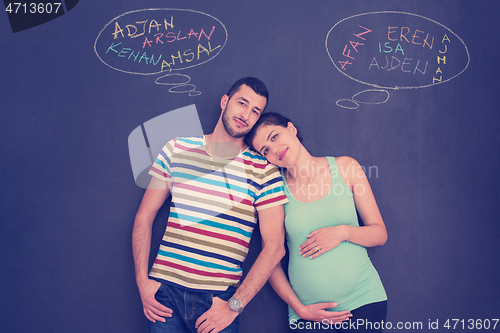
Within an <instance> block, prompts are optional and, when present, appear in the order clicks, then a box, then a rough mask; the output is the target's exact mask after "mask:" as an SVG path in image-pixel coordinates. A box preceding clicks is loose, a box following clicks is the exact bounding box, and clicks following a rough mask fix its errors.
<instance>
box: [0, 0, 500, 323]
mask: <svg viewBox="0 0 500 333" xmlns="http://www.w3.org/2000/svg"><path fill="white" fill-rule="evenodd" d="M159 7H163V8H179V9H190V10H193V11H198V12H202V13H206V14H209V15H210V16H212V17H214V18H216V19H218V20H219V21H220V22H222V24H223V25H224V27H225V28H226V29H227V42H226V44H225V45H224V47H223V49H222V50H221V51H220V53H219V54H218V55H217V56H216V57H214V58H213V59H211V60H210V61H208V62H206V63H204V64H201V65H199V66H196V67H192V68H188V69H184V70H182V71H179V73H181V74H183V75H187V76H189V77H190V78H191V83H192V84H193V85H195V86H196V90H197V91H198V92H201V94H198V95H196V96H190V95H189V94H188V93H171V92H169V87H168V86H165V85H159V84H155V80H156V79H157V78H158V77H160V76H161V75H147V76H144V75H134V74H128V73H124V72H121V71H117V70H113V69H112V68H110V67H109V66H106V65H105V64H104V63H103V62H101V61H100V60H99V58H98V57H97V55H96V53H95V52H94V43H95V41H96V38H97V36H98V34H99V33H100V31H101V30H102V29H103V28H104V26H105V25H106V24H107V23H108V22H110V21H111V20H113V18H115V17H117V16H119V15H121V14H123V13H126V12H129V11H133V10H138V9H146V8H159ZM499 10H500V3H499V2H498V1H486V0H483V1H480V2H477V1H456V0H453V1H452V0H446V1H445V0H440V1H435V0H430V1H427V0H425V1H399V0H398V1H396V0H392V1H391V0H384V1H358V0H356V1H353V0H342V1H324V0H323V1H286V2H284V1H263V0H252V1H228V0H221V1H173V0H172V1H170V0H169V1H167V0H165V1H153V0H148V1H130V0H124V1H114V2H109V1H88V0H82V1H80V2H79V3H78V4H77V5H76V6H75V7H74V8H73V9H71V11H68V12H67V13H65V14H64V15H62V16H60V17H58V18H56V19H54V20H52V21H50V22H48V23H45V24H42V25H39V26H36V27H33V28H31V29H27V30H24V31H20V32H16V33H13V32H12V30H11V27H10V25H9V21H8V18H7V14H6V13H3V14H2V13H0V45H1V50H0V66H1V74H0V96H1V111H0V112H1V121H0V138H1V139H0V140H1V146H0V147H1V148H0V149H1V150H0V152H1V155H0V156H1V158H0V171H1V177H0V188H1V194H0V253H1V259H0V267H1V273H0V284H1V286H2V288H1V291H0V299H1V301H2V305H1V311H0V323H1V324H0V326H1V327H2V329H1V330H2V331H3V332H142V331H144V330H145V326H146V318H145V317H144V315H143V313H142V307H141V302H140V298H139V293H138V291H137V288H136V286H135V281H134V268H133V261H132V249H131V231H132V223H133V218H134V215H135V212H136V210H137V208H138V205H139V202H140V199H141V197H142V194H143V191H144V190H143V189H142V188H140V187H138V186H137V185H136V184H135V181H134V177H133V173H132V169H131V164H130V159H129V152H128V143H127V139H128V135H129V134H130V133H131V132H132V130H134V129H135V128H136V127H138V126H140V125H141V124H142V123H144V122H145V121H147V120H149V119H151V118H154V117H156V116H159V115H161V114H164V113H165V112H167V111H170V110H174V109H177V108H180V107H184V106H187V105H191V104H195V105H196V108H197V110H198V114H199V117H200V121H201V125H202V127H203V131H204V132H205V133H210V132H211V131H212V129H213V127H214V126H215V123H216V121H217V119H218V117H219V113H220V107H219V101H220V97H221V96H222V95H223V94H224V93H225V92H226V90H227V89H228V87H229V86H230V85H231V84H232V83H233V82H234V81H235V80H236V79H238V78H240V77H243V76H257V77H259V78H261V79H262V80H263V81H264V82H265V83H266V84H267V85H268V88H269V90H270V101H269V106H268V110H273V111H278V112H281V113H283V114H285V115H287V116H289V117H291V118H292V120H293V121H294V122H295V123H296V125H298V126H299V127H300V129H301V131H302V132H303V135H304V137H305V141H304V144H305V145H306V147H307V148H308V149H309V150H310V152H311V153H313V155H321V156H323V155H332V156H341V155H348V156H352V157H354V158H355V159H357V160H358V161H359V162H360V163H361V164H362V165H363V166H365V167H366V168H367V170H368V168H369V167H371V171H372V174H371V175H370V177H369V178H370V183H371V185H372V187H373V191H374V193H375V196H376V198H377V201H378V204H379V207H380V210H381V212H382V215H383V217H384V220H385V223H386V226H387V230H388V234H389V239H388V241H387V243H386V244H385V245H384V246H383V247H379V248H372V249H369V254H370V257H371V259H372V261H373V263H374V265H375V266H376V268H377V270H378V271H379V273H380V275H381V278H382V281H383V283H384V285H385V287H386V290H387V294H388V297H389V312H388V317H387V320H388V321H390V322H391V323H392V324H393V325H394V326H395V325H396V323H398V322H402V323H414V322H421V323H422V324H423V329H422V330H419V331H422V332H425V331H429V330H428V329H427V327H428V323H429V320H430V321H432V322H435V321H436V320H439V325H440V330H439V331H448V330H446V329H444V328H443V327H442V325H443V324H444V323H445V321H446V320H447V319H453V318H455V319H464V320H465V325H466V326H468V325H469V323H468V321H467V320H468V319H474V320H476V319H481V320H484V319H490V320H491V319H493V318H499V316H500V311H499V310H500V306H499V304H500V303H499V301H498V300H499V299H500V288H499V287H498V279H499V275H500V268H499V263H500V251H499V245H498V240H499V237H500V227H499V213H500V208H499V203H500V200H499V199H500V193H499V192H500V173H499V172H498V169H499V167H498V166H499V162H500V158H499V148H500V134H499V133H500V128H499V125H500V122H499V120H500V116H499V113H498V110H499V109H498V106H499V104H500V98H499V96H500V94H499V93H498V77H499V75H500V71H499V69H500V65H499V62H498V53H499V48H498V44H499V43H500V38H499V37H500V35H499V31H500V25H499V23H498V19H497V15H498V13H499ZM378 11H398V12H405V13H411V14H415V15H419V17H420V16H421V17H425V18H428V19H431V20H433V21H435V22H439V23H440V24H442V25H444V26H446V27H447V28H448V29H450V30H451V31H453V32H454V33H455V34H456V35H457V36H459V37H460V38H461V39H462V40H463V43H464V44H461V43H457V39H454V40H452V44H451V45H452V46H457V48H461V52H462V53H461V54H462V55H461V56H456V57H455V58H454V56H453V53H451V54H450V55H449V57H448V59H447V60H448V61H449V64H450V67H452V66H453V62H454V61H456V62H459V61H463V54H464V53H463V51H464V49H465V46H466V47H467V50H468V52H469V54H470V63H469V65H468V67H467V69H466V70H465V71H463V73H461V74H460V75H458V76H457V77H455V78H453V79H452V80H450V81H448V82H446V83H442V84H437V85H434V86H430V87H425V88H419V89H400V90H394V89H385V91H387V94H388V95H390V97H389V99H388V100H387V101H386V102H385V103H382V104H360V105H359V107H357V108H355V109H347V108H343V107H340V106H338V105H337V101H339V100H341V99H349V98H351V96H353V95H355V94H357V93H359V92H361V91H365V90H367V89H374V87H373V86H369V85H367V84H364V83H362V82H359V81H356V80H353V79H351V78H349V77H347V76H346V75H343V74H342V73H341V72H340V71H339V70H338V69H337V68H336V67H335V66H334V64H333V62H332V60H331V59H330V57H329V55H328V52H327V49H326V47H325V41H326V37H327V34H328V32H329V31H330V29H331V28H332V27H333V26H334V25H335V24H336V23H337V22H340V21H342V20H344V19H345V18H348V17H351V16H354V15H359V14H362V13H371V12H378ZM200 17H201V16H200ZM422 20H424V19H422ZM370 22H371V23H373V24H372V25H371V26H370V27H369V28H370V29H371V28H373V29H372V30H373V31H374V32H373V35H375V30H377V29H378V30H380V29H382V30H384V29H387V21H386V20H385V19H381V20H379V21H377V20H372V21H370ZM374 22H375V23H374ZM377 22H378V23H377ZM411 24H412V26H415V25H418V23H411ZM415 28H418V27H416V26H415ZM427 29H428V28H427ZM439 29H441V30H439ZM421 30H423V29H421ZM438 30H439V31H443V30H442V27H440V26H439V27H438V25H436V31H438ZM219 32H220V30H216V31H215V33H219ZM426 33H427V32H426ZM436 33H437V32H436ZM214 36H215V35H214ZM365 36H368V35H365ZM107 38H108V41H109V42H110V43H111V40H112V39H111V38H110V36H109V35H108V37H107ZM214 38H215V37H214ZM450 38H451V35H450ZM334 42H335V41H334ZM438 42H439V43H441V36H438V35H436V40H435V43H436V44H435V46H434V47H435V49H436V50H437V47H438V45H437V44H438ZM338 43H339V45H340V46H341V47H342V46H343V45H344V44H345V42H344V41H338ZM342 43H344V44H342ZM394 46H395V45H394ZM402 46H403V47H407V46H405V45H403V44H402ZM408 47H409V46H408ZM360 50H361V48H360ZM352 54H354V53H352ZM202 55H203V54H202ZM422 57H425V54H424V55H422ZM460 57H462V58H460ZM428 59H431V58H430V57H428ZM432 59H433V61H435V59H436V58H435V57H432ZM353 66H354V65H353ZM381 66H382V65H381ZM365 68H366V67H365ZM444 68H445V67H444V66H443V67H442V68H441V69H443V70H444ZM371 70H372V71H374V68H373V67H372V69H371ZM417 74H418V73H417ZM410 75H416V74H410ZM388 80H390V78H389V79H388ZM429 80H431V79H429ZM429 82H432V80H431V81H429ZM382 94H385V93H383V92H382ZM376 97H378V98H379V97H380V96H376ZM350 106H352V104H350ZM375 171H376V172H375ZM166 206H167V205H166ZM167 215H168V207H164V208H163V209H162V210H161V211H160V213H159V214H158V217H157V219H156V222H155V227H154V238H155V239H154V242H153V247H154V248H153V251H152V252H153V253H154V252H155V251H156V248H157V246H158V244H159V241H160V238H161V234H162V232H163V228H164V226H165V221H166V218H167ZM259 247H260V240H259V236H258V234H256V237H254V239H253V241H252V246H251V253H250V255H249V258H248V261H247V262H246V264H245V269H247V270H248V268H249V267H250V265H251V262H252V260H255V257H256V256H257V254H258V250H259ZM461 325H462V324H459V326H461ZM286 326H287V325H286V305H285V304H284V303H283V302H282V301H281V300H280V299H279V298H278V297H277V296H276V294H275V293H274V292H273V291H272V289H271V288H270V287H269V285H266V286H265V287H264V289H263V290H262V291H261V292H260V293H259V294H258V295H257V296H256V297H255V299H254V300H253V301H252V302H251V303H250V304H249V306H248V307H247V308H246V310H245V311H244V312H243V314H242V325H241V332H285V331H286ZM490 329H491V328H490ZM496 329H497V330H498V329H500V324H499V325H497V328H496Z"/></svg>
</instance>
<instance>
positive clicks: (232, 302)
mask: <svg viewBox="0 0 500 333" xmlns="http://www.w3.org/2000/svg"><path fill="white" fill-rule="evenodd" d="M229 308H230V309H231V310H233V311H236V312H241V310H242V309H241V302H240V300H239V299H236V298H232V297H231V298H230V299H229Z"/></svg>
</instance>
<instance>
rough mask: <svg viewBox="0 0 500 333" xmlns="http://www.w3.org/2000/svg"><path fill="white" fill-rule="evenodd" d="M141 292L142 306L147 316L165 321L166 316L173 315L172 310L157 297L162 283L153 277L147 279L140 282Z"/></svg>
mask: <svg viewBox="0 0 500 333" xmlns="http://www.w3.org/2000/svg"><path fill="white" fill-rule="evenodd" d="M137 285H138V287H139V293H140V294H141V301H142V308H143V309H144V314H145V315H146V317H147V318H148V319H149V320H150V321H152V322H153V323H156V321H157V320H158V321H161V322H165V317H172V312H173V311H172V310H171V309H169V308H167V307H166V306H164V305H163V304H161V303H160V302H158V301H157V300H156V299H155V294H156V292H157V291H158V289H159V288H160V285H161V283H160V282H157V281H155V280H151V279H145V280H143V281H142V282H141V283H140V284H139V283H138V284H137Z"/></svg>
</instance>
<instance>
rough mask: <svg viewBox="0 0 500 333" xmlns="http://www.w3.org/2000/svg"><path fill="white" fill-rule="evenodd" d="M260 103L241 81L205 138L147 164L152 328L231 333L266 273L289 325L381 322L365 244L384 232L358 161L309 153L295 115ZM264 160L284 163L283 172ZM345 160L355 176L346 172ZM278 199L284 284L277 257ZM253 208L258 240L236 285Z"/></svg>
mask: <svg viewBox="0 0 500 333" xmlns="http://www.w3.org/2000/svg"><path fill="white" fill-rule="evenodd" d="M267 99H268V93H267V88H266V87H265V85H264V84H263V83H262V82H261V81H260V80H258V79H256V78H243V79H240V80H238V81H237V82H236V83H235V84H234V85H233V86H232V87H231V89H230V90H229V92H228V93H227V94H226V95H224V96H223V97H222V99H221V103H220V105H221V110H222V112H221V116H220V119H219V122H218V123H217V125H216V127H215V129H214V131H213V133H212V134H209V135H206V136H204V137H203V138H177V139H174V140H171V141H170V142H168V143H167V144H166V145H165V147H164V148H163V150H162V152H161V153H160V154H159V156H158V158H157V159H156V162H155V163H154V164H153V167H152V168H151V170H150V174H151V175H152V176H153V177H152V179H151V183H150V185H149V187H148V189H147V190H146V192H145V194H144V197H143V200H142V202H141V205H140V207H139V210H138V212H137V215H136V218H135V222H134V230H133V241H132V247H133V253H134V262H135V267H136V282H137V285H138V288H139V292H140V295H141V300H142V303H143V309H144V313H145V315H146V317H147V318H148V319H149V322H148V325H149V327H148V328H149V331H150V332H196V331H197V332H199V333H203V332H214V333H217V332H238V325H239V317H238V315H239V313H241V312H242V311H243V308H244V307H245V305H246V304H248V302H249V301H250V300H251V299H252V298H253V296H255V294H256V293H257V292H258V291H259V290H260V289H261V288H262V286H263V285H264V283H265V282H266V281H267V279H268V278H270V282H271V284H272V286H273V288H274V289H275V290H276V292H277V293H278V294H279V295H280V296H281V297H282V298H283V299H284V300H285V301H286V302H287V303H288V304H289V305H290V320H291V321H290V328H291V331H293V332H295V331H297V330H298V329H300V328H309V327H313V326H316V325H315V324H318V322H321V321H323V323H330V321H331V322H332V323H335V322H344V321H345V320H347V319H349V318H350V317H351V316H354V318H363V319H366V320H371V321H372V322H376V321H379V322H380V321H381V320H384V319H385V311H386V303H385V300H386V296H385V292H384V289H383V286H382V284H381V282H380V279H379V277H378V274H377V272H376V271H375V269H374V268H373V266H372V264H371V262H370V260H369V259H368V256H367V254H366V250H365V248H364V246H375V245H381V244H383V243H384V242H385V239H386V232H385V227H384V223H383V221H382V218H381V217H380V213H379V211H378V208H377V205H376V203H375V200H374V198H373V194H372V192H371V189H370V187H369V184H368V181H367V180H366V177H365V176H364V173H360V172H359V171H360V170H361V167H360V166H359V164H357V163H356V162H355V161H354V160H352V159H350V158H346V157H342V158H337V159H334V158H315V157H312V156H310V155H309V153H308V152H307V151H306V150H305V148H304V147H303V146H302V144H301V143H300V141H299V139H298V138H299V136H298V133H297V132H298V131H297V129H296V128H295V126H293V124H292V123H291V122H289V121H288V120H287V119H286V118H283V117H281V116H279V115H278V114H274V113H266V114H264V115H262V113H263V111H264V109H265V107H266V105H267ZM259 118H260V119H259ZM254 125H255V126H254ZM252 128H253V129H252ZM251 129H252V131H251V132H250V130H251ZM249 132H250V133H249ZM247 133H248V134H247ZM245 135H247V136H246V138H245V141H246V142H247V144H248V145H250V146H251V147H252V148H253V149H254V150H251V149H249V148H248V147H247V144H245V143H244V141H243V137H244V136H245ZM256 151H257V152H256ZM261 154H262V156H264V157H265V158H266V159H267V161H266V159H264V158H263V157H262V156H261ZM268 161H269V162H268ZM271 163H274V164H276V165H278V166H281V167H284V168H286V169H283V172H282V175H280V173H279V171H278V169H277V168H276V166H274V165H273V164H271ZM337 165H338V167H337ZM343 168H350V169H353V171H355V172H352V175H351V174H349V175H347V176H344V174H343V173H342V172H339V170H342V169H343ZM283 181H284V183H283ZM301 185H305V187H304V186H301ZM338 185H340V186H341V188H342V189H343V190H342V191H340V192H342V193H341V195H338V193H337V192H338V191H336V189H337V188H338ZM342 186H343V187H342ZM305 188H307V190H305ZM313 189H314V190H315V191H313ZM318 189H321V190H319V191H318ZM322 189H325V191H323V190H322ZM358 190H359V191H358ZM358 192H359V193H358ZM170 194H172V203H171V205H170V215H169V218H168V222H167V228H166V231H165V234H164V237H163V240H162V242H161V245H160V249H159V250H158V254H157V257H156V260H155V262H154V265H153V267H152V269H151V271H150V272H149V275H148V271H147V270H148V257H149V249H150V244H151V228H152V223H153V220H154V218H155V216H156V213H157V212H158V210H159V209H160V207H161V206H162V205H163V203H164V202H165V201H166V200H167V198H168V197H169V195H170ZM333 201H334V202H333ZM283 205H285V212H286V220H285V223H286V227H287V240H288V246H289V249H290V270H289V272H290V279H291V284H290V283H289V282H288V280H287V279H286V277H285V275H284V273H283V270H282V269H281V266H280V264H279V263H280V260H281V258H282V257H283V255H284V252H285V250H284V230H283V220H284V211H283ZM356 209H357V210H358V212H359V214H360V216H361V218H362V219H363V221H364V224H365V226H363V227H359V226H358V223H357V218H356ZM255 212H257V215H258V218H259V225H260V231H261V236H262V244H263V248H262V251H261V253H260V254H259V256H258V258H257V260H256V261H255V263H254V265H253V266H252V268H251V270H250V272H249V273H248V275H247V277H246V278H245V279H244V281H242V282H241V281H240V278H241V275H242V272H241V268H240V264H241V262H243V261H244V259H245V257H246V254H247V252H248V243H249V241H250V237H251V234H252V231H253V229H254V227H255V225H256V222H257V221H256V214H255ZM307 273H311V275H312V276H310V275H309V274H307ZM292 288H293V289H292ZM331 301H334V302H336V303H337V304H334V303H332V302H331ZM325 302H327V303H325ZM357 312H359V315H358V314H357ZM299 317H300V318H302V319H301V320H300V321H297V319H298V318H299ZM323 326H324V325H323ZM331 326H332V327H333V325H331ZM323 328H324V327H322V330H321V331H322V332H323V331H324V330H323ZM309 331H311V330H309Z"/></svg>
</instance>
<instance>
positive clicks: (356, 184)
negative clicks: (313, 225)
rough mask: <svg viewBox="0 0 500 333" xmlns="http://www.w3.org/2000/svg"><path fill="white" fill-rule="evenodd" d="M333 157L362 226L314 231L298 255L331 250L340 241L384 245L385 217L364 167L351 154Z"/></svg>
mask: <svg viewBox="0 0 500 333" xmlns="http://www.w3.org/2000/svg"><path fill="white" fill-rule="evenodd" d="M335 160H336V162H337V167H338V172H339V174H340V176H341V177H342V180H343V181H344V183H345V184H346V185H347V187H348V188H349V189H350V190H351V191H352V193H353V196H354V204H355V205H356V210H357V211H358V214H359V216H360V217H361V219H362V220H363V224H364V226H360V227H353V226H349V225H339V226H334V227H326V228H320V229H317V230H314V231H313V232H311V233H310V234H309V235H307V238H308V240H307V241H305V242H304V243H303V244H302V245H301V246H300V247H299V250H300V254H301V255H302V256H304V257H310V258H311V259H314V258H316V257H318V256H320V255H322V254H323V253H325V252H328V251H330V250H331V249H333V248H335V247H337V246H338V245H339V244H340V243H341V242H343V241H348V242H351V243H355V244H358V245H361V246H364V247H372V246H380V245H384V244H385V242H386V241H387V231H386V228H385V224H384V220H383V219H382V215H380V211H379V209H378V205H377V202H376V201H375V197H374V195H373V192H372V189H371V187H370V183H369V182H368V179H367V178H366V175H365V173H364V170H363V168H362V167H361V166H360V165H359V163H358V162H357V161H356V160H355V159H353V158H351V157H347V156H342V157H338V158H336V159H335Z"/></svg>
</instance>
